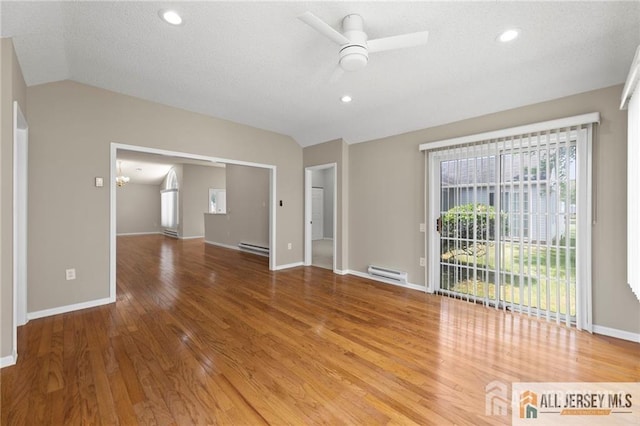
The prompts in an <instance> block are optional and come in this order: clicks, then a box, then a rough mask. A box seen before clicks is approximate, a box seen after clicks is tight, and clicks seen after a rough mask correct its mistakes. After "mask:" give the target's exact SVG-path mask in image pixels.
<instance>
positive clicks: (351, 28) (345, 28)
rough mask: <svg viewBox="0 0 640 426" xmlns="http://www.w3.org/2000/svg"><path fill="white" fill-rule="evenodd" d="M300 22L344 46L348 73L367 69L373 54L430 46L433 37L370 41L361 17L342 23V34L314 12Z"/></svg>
mask: <svg viewBox="0 0 640 426" xmlns="http://www.w3.org/2000/svg"><path fill="white" fill-rule="evenodd" d="M298 19H300V20H301V21H302V22H304V23H305V24H307V25H309V26H310V27H312V28H313V29H315V30H316V31H318V32H319V33H320V34H322V35H324V36H325V37H327V38H329V39H330V40H332V41H333V42H335V43H336V44H338V45H339V46H340V60H339V62H338V63H339V64H340V68H341V69H342V70H344V71H356V70H359V69H362V68H364V67H365V66H366V65H367V62H369V53H375V52H383V51H385V50H395V49H404V48H407V47H415V46H420V45H423V44H426V43H427V39H428V37H429V32H428V31H419V32H415V33H408V34H401V35H396V36H391V37H383V38H377V39H373V40H368V38H367V33H365V32H364V20H363V19H362V17H361V16H360V15H357V14H351V15H347V16H345V17H344V18H343V19H342V33H340V32H339V31H337V30H335V29H334V28H333V27H331V26H330V25H329V24H327V23H326V22H324V21H323V20H322V19H320V18H318V17H317V16H316V15H314V14H313V13H311V12H305V13H303V14H302V15H300V16H298Z"/></svg>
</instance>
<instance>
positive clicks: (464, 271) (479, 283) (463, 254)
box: [440, 223, 576, 315]
mask: <svg viewBox="0 0 640 426" xmlns="http://www.w3.org/2000/svg"><path fill="white" fill-rule="evenodd" d="M570 238H571V240H570V244H569V247H570V248H571V249H570V250H569V252H568V253H567V250H565V249H558V248H556V247H551V246H547V244H546V243H539V244H538V243H531V244H529V243H523V244H520V243H518V242H507V241H503V242H501V243H500V247H499V252H500V257H499V259H500V265H501V269H502V270H503V271H505V272H504V273H501V274H500V283H501V285H500V300H502V301H505V302H506V303H514V304H520V302H522V304H523V305H524V306H529V305H530V306H531V307H539V308H541V309H542V310H545V311H546V309H547V306H549V310H550V311H551V312H554V313H555V312H558V311H559V312H560V313H561V314H563V315H564V314H565V313H566V311H567V294H566V293H567V291H566V290H567V285H566V282H567V278H568V279H569V282H570V284H569V312H570V314H571V315H575V312H576V311H575V309H576V308H575V300H576V297H575V281H576V280H575V265H576V257H575V224H574V223H572V224H571V227H570ZM496 244H497V242H491V243H489V244H486V245H485V244H476V245H473V244H471V245H470V246H469V247H465V248H464V249H460V248H457V249H455V248H454V249H450V250H447V251H445V252H444V253H443V254H442V256H441V262H442V263H441V268H440V274H441V276H440V283H441V284H440V286H441V288H443V289H448V290H451V291H455V292H457V293H461V294H465V295H466V294H469V295H474V296H476V297H480V298H484V297H485V295H488V297H489V298H490V299H494V300H495V298H496V294H495V293H496V285H495V282H496V281H497V280H496V276H495V275H496V274H495V269H496V264H497V262H496V253H497V252H498V250H496ZM550 245H551V242H550ZM567 256H568V259H567ZM474 263H475V264H476V266H477V269H478V270H477V272H476V276H475V277H474V276H473V270H472V267H473V265H474ZM558 284H559V285H558ZM547 288H549V293H550V297H549V300H547ZM538 289H539V291H540V297H538ZM558 304H559V309H558Z"/></svg>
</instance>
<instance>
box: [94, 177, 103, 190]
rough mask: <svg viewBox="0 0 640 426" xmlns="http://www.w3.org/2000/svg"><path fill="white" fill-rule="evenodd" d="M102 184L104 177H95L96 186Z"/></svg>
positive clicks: (100, 186) (98, 186) (101, 185)
mask: <svg viewBox="0 0 640 426" xmlns="http://www.w3.org/2000/svg"><path fill="white" fill-rule="evenodd" d="M103 186H104V179H102V178H101V177H96V187H97V188H102V187H103Z"/></svg>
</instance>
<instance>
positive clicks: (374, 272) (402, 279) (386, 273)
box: [367, 265, 407, 284]
mask: <svg viewBox="0 0 640 426" xmlns="http://www.w3.org/2000/svg"><path fill="white" fill-rule="evenodd" d="M367 272H368V273H369V275H371V276H372V277H379V278H384V279H387V280H391V281H395V282H398V283H402V284H406V283H407V273H406V272H404V271H397V270H395V269H389V268H383V267H381V266H375V265H369V269H367Z"/></svg>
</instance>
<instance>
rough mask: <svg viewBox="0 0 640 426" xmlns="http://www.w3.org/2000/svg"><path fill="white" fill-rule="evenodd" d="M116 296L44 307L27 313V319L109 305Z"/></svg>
mask: <svg viewBox="0 0 640 426" xmlns="http://www.w3.org/2000/svg"><path fill="white" fill-rule="evenodd" d="M115 301H116V299H115V298H111V297H105V298H104V299H97V300H90V301H88V302H82V303H74V304H73V305H66V306H59V307H57V308H51V309H43V310H42V311H36V312H29V313H27V319H28V320H32V319H38V318H44V317H50V316H52V315H58V314H65V313H67V312H73V311H79V310H81V309H87V308H95V307H96V306H102V305H108V304H109V303H114V302H115Z"/></svg>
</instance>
